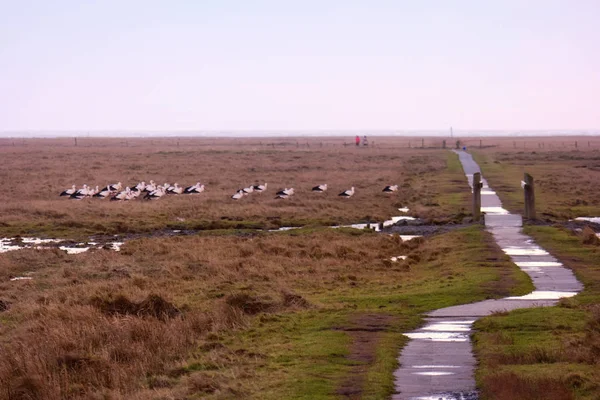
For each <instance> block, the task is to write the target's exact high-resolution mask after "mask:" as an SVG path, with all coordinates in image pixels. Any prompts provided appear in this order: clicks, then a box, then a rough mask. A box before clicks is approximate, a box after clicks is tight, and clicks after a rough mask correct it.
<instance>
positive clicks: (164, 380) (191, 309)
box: [0, 231, 420, 400]
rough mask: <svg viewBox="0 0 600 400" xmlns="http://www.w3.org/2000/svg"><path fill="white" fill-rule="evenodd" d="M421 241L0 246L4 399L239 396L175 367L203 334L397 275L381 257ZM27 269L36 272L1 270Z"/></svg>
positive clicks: (335, 235) (318, 237) (327, 238)
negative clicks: (27, 276) (75, 248)
mask: <svg viewBox="0 0 600 400" xmlns="http://www.w3.org/2000/svg"><path fill="white" fill-rule="evenodd" d="M419 243H420V242H419V241H415V242H413V243H407V244H402V243H399V242H398V241H397V240H394V239H393V238H390V237H387V236H381V235H375V234H368V233H367V234H362V235H358V236H357V235H350V234H346V233H343V232H336V231H327V232H322V233H320V234H313V235H309V236H306V237H300V238H298V237H292V236H289V235H267V236H251V237H241V238H240V237H188V238H171V239H144V240H139V241H133V242H129V243H128V244H127V245H126V246H125V248H124V249H123V251H122V252H121V253H120V254H119V253H115V252H112V251H106V250H98V251H95V252H90V253H84V254H81V255H76V256H66V255H65V254H63V253H61V252H59V251H57V250H44V251H36V250H23V251H19V252H12V253H6V254H3V255H0V282H1V283H0V291H1V292H2V298H3V300H4V301H6V303H10V308H9V309H7V310H5V311H4V312H2V314H1V320H0V321H2V323H1V325H0V353H2V357H1V358H0V387H2V390H0V399H11V400H12V399H64V398H70V399H78V398H114V399H119V398H140V399H141V398H148V397H147V396H150V393H153V395H152V396H155V395H156V393H155V391H156V390H157V388H160V389H161V390H162V391H164V392H165V393H166V392H169V396H175V397H167V398H183V397H185V396H187V395H188V394H192V393H196V392H201V393H211V392H215V391H219V393H221V394H222V395H223V396H225V397H228V396H233V397H235V396H234V395H233V393H234V392H231V390H234V389H235V385H230V384H228V383H227V382H226V381H224V380H223V379H224V378H223V377H221V378H219V379H217V378H215V377H210V376H204V375H202V373H190V371H188V370H187V369H181V366H182V365H184V366H185V365H186V364H185V361H186V360H187V359H188V358H189V356H190V354H192V353H193V351H194V349H197V346H198V343H199V342H200V343H201V342H202V340H206V341H207V343H211V340H212V339H211V338H212V337H213V336H214V335H218V334H219V332H224V331H230V330H232V329H234V330H235V329H240V328H243V327H245V326H247V324H248V320H247V319H248V318H249V317H251V316H253V315H255V314H259V313H260V314H264V313H272V312H284V311H287V312H289V311H293V310H302V309H307V308H312V307H314V306H315V305H313V304H311V303H310V302H309V301H308V300H307V299H306V298H305V297H304V296H309V297H312V296H317V295H319V294H323V293H327V292H331V291H335V290H345V289H344V288H348V287H349V286H348V285H352V284H356V283H360V284H361V285H362V284H365V285H367V286H368V287H377V286H378V285H381V284H385V283H387V281H388V280H389V279H398V280H402V279H404V275H405V274H406V272H405V271H406V270H405V269H404V268H389V267H388V266H386V264H385V263H384V262H383V260H384V259H387V258H389V257H390V256H391V255H393V254H396V253H397V252H399V251H400V252H403V251H410V249H411V248H414V247H418V246H419ZM366 259H370V260H380V261H379V262H377V261H376V262H372V263H371V265H370V266H365V265H364V261H365V260H366ZM27 272H29V273H32V276H33V280H31V281H17V282H10V281H8V277H9V276H14V275H22V274H24V273H27ZM296 291H298V292H300V293H302V294H303V296H301V295H299V294H297V293H295V292H296ZM211 335H212V336H211ZM208 350H210V349H208ZM219 357H236V358H240V357H242V358H243V357H253V356H248V355H244V354H237V355H236V354H232V355H229V356H227V355H223V354H221V355H220V356H219ZM220 362H223V360H222V361H220ZM246 373H250V372H249V371H246ZM237 384H238V383H236V385H237ZM136 396H137V397H136Z"/></svg>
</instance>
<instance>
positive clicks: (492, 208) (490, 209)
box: [481, 193, 509, 215]
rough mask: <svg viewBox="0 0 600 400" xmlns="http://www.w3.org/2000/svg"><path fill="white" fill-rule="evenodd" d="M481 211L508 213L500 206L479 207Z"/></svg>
mask: <svg viewBox="0 0 600 400" xmlns="http://www.w3.org/2000/svg"><path fill="white" fill-rule="evenodd" d="M494 194H495V193H494ZM481 212H482V213H486V214H501V215H508V214H509V212H508V210H505V209H504V208H502V207H481Z"/></svg>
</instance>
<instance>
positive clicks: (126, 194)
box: [110, 186, 132, 201]
mask: <svg viewBox="0 0 600 400" xmlns="http://www.w3.org/2000/svg"><path fill="white" fill-rule="evenodd" d="M131 193H132V192H131V189H129V186H127V187H126V188H125V190H123V191H121V192H119V193H117V194H115V195H114V196H113V197H111V198H110V201H120V200H130V199H131V197H130V196H131Z"/></svg>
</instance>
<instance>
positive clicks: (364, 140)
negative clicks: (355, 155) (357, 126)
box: [363, 135, 369, 146]
mask: <svg viewBox="0 0 600 400" xmlns="http://www.w3.org/2000/svg"><path fill="white" fill-rule="evenodd" d="M368 145H369V142H367V135H365V136H363V146H368Z"/></svg>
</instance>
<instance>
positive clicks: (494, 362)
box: [474, 226, 600, 400]
mask: <svg viewBox="0 0 600 400" xmlns="http://www.w3.org/2000/svg"><path fill="white" fill-rule="evenodd" d="M524 231H525V233H526V234H528V235H530V236H532V237H533V238H534V239H535V241H536V242H537V243H538V244H540V245H541V246H542V247H543V248H545V249H546V250H548V251H549V252H550V253H551V254H552V255H554V256H555V257H556V258H558V259H559V260H560V261H561V262H563V263H564V264H565V265H566V266H567V267H569V268H571V269H572V270H573V271H574V273H575V275H576V276H577V278H578V279H579V280H581V281H582V282H583V283H584V285H585V289H584V290H583V291H582V292H581V293H580V294H578V295H577V296H575V297H573V298H569V299H563V300H561V301H560V302H559V305H558V306H556V307H548V308H534V309H522V310H515V311H512V312H510V313H499V314H497V315H493V316H490V317H487V318H483V319H481V320H479V321H477V322H476V323H475V328H476V330H477V332H476V334H475V335H474V343H475V353H476V355H477V358H478V359H479V361H480V368H479V369H478V370H477V374H476V376H477V382H478V385H479V386H480V387H481V389H482V393H483V397H484V398H490V399H492V398H493V399H496V398H502V399H503V398H509V397H512V398H537V397H527V396H532V393H535V392H536V390H544V395H545V396H546V398H574V399H586V400H587V399H597V398H599V397H600V373H599V372H598V371H600V369H599V368H598V362H599V360H600V263H598V259H600V258H599V256H600V247H599V246H597V245H587V244H584V243H583V238H582V237H580V236H578V235H576V234H574V233H573V232H571V231H569V230H566V229H563V228H558V227H548V226H526V227H525V228H524ZM501 382H504V384H505V385H506V384H508V383H509V382H510V383H511V384H512V385H513V386H514V388H515V389H514V390H513V391H511V392H510V393H509V392H505V391H504V390H503V389H502V387H501ZM543 388H550V389H549V390H550V392H548V390H545V389H543ZM553 391H554V392H553ZM552 396H554V397H552ZM567 396H568V397H567Z"/></svg>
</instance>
